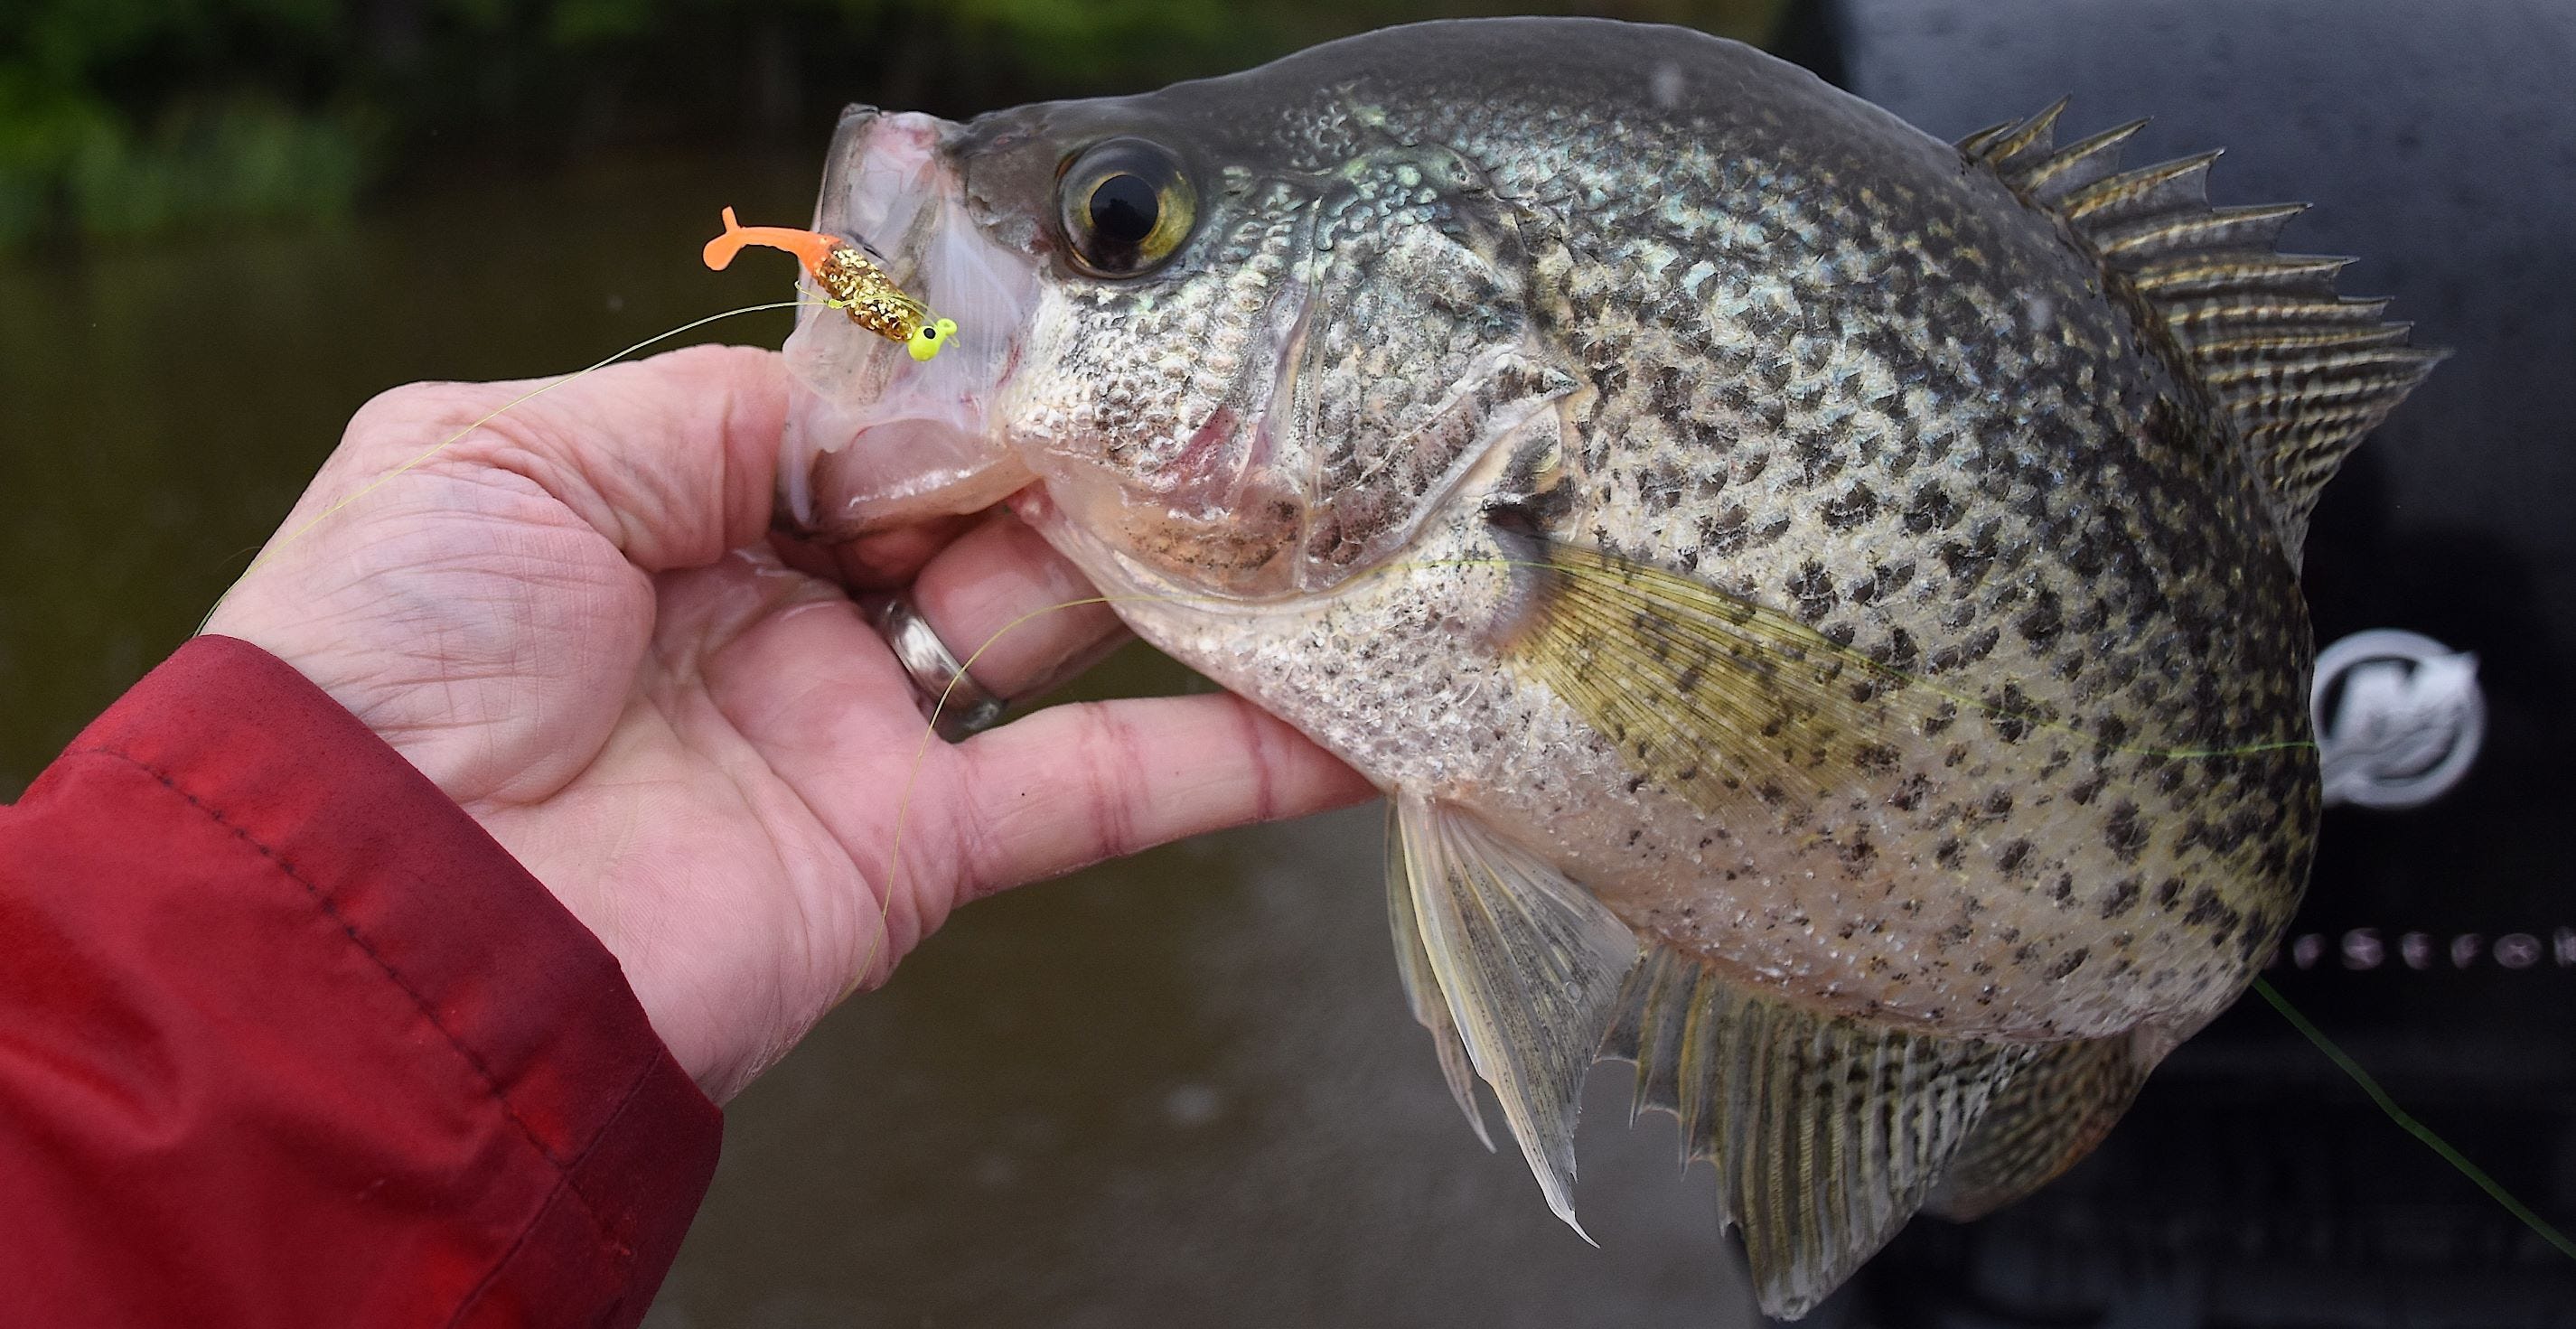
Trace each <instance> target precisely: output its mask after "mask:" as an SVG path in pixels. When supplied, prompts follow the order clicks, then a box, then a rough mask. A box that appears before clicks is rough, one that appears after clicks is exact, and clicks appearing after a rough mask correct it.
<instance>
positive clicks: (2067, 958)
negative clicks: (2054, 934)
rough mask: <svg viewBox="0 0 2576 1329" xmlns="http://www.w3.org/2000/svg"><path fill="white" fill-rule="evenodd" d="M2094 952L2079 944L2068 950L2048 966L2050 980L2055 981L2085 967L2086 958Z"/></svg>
mask: <svg viewBox="0 0 2576 1329" xmlns="http://www.w3.org/2000/svg"><path fill="white" fill-rule="evenodd" d="M2092 953H2093V952H2092V951H2091V950H2089V949H2087V948H2085V947H2082V946H2078V947H2076V948H2075V949H2074V950H2071V951H2068V952H2067V953H2066V954H2065V955H2063V956H2061V957H2059V958H2058V961H2057V963H2055V964H2052V965H2050V966H2049V967H2048V978H2049V981H2050V982H2055V981H2057V980H2058V979H2061V978H2064V977H2066V976H2067V975H2068V974H2071V973H2074V972H2075V971H2076V970H2078V969H2081V968H2083V967H2084V961H2085V958H2086V957H2088V956H2090V955H2091V954H2092Z"/></svg>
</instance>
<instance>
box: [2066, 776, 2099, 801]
mask: <svg viewBox="0 0 2576 1329" xmlns="http://www.w3.org/2000/svg"><path fill="white" fill-rule="evenodd" d="M2108 783H2109V781H2108V780H2106V779H2105V778H2104V777H2103V775H2102V773H2101V772H2100V771H2095V772H2094V773H2093V774H2091V775H2088V776H2086V777H2084V778H2083V779H2082V780H2080V781H2078V782H2077V783H2076V785H2075V787H2074V788H2072V789H2069V790H2067V791H2066V796H2067V797H2068V798H2071V799H2074V800H2075V803H2076V806H2078V807H2083V806H2086V805H2088V804H2090V803H2092V801H2093V800H2094V799H2097V798H2100V797H2101V796H2102V787H2103V786H2104V785H2105V784H2108Z"/></svg>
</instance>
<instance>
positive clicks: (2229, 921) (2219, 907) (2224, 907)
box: [2182, 886, 2245, 936]
mask: <svg viewBox="0 0 2576 1329" xmlns="http://www.w3.org/2000/svg"><path fill="white" fill-rule="evenodd" d="M2244 917H2245V916H2244V915H2243V914H2241V913H2239V912H2237V911H2236V910H2234V909H2232V908H2229V907H2228V904H2227V902H2226V901H2225V900H2222V899H2219V898H2218V892H2216V891H2214V890H2211V889H2210V888H2209V887H2206V886H2203V887H2201V888H2200V889H2199V890H2196V891H2193V892H2192V893H2191V909H2190V910H2189V911H2188V912H2186V913H2184V914H2183V916H2182V921H2183V923H2184V924H2185V925H2187V926H2190V927H2207V928H2214V929H2215V930H2216V931H2217V932H2218V933H2219V935H2221V936H2224V935H2226V934H2228V933H2230V932H2234V931H2235V930H2236V925H2237V924H2238V923H2240V922H2242V921H2243V920H2244Z"/></svg>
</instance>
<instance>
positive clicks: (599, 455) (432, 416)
mask: <svg viewBox="0 0 2576 1329" xmlns="http://www.w3.org/2000/svg"><path fill="white" fill-rule="evenodd" d="M788 399H789V379H788V375H787V370H786V364H785V361H784V360H783V359H782V358H781V357H780V356H779V355H778V354H777V353H776V352H774V351H765V350H759V349H755V348H752V347H744V346H696V347H690V348H688V349H685V350H678V351H671V352H668V353H666V354H663V355H657V356H654V357H652V358H650V359H646V360H639V361H635V362H633V363H630V364H622V365H611V366H609V367H607V368H605V369H600V370H596V371H593V372H591V373H588V374H584V375H581V376H579V377H577V378H572V379H566V380H559V381H555V382H553V383H551V384H550V383H549V382H548V381H547V380H541V379H540V380H528V381H523V382H515V383H418V384H413V385H410V386H408V387H401V388H396V389H394V390H392V391H390V392H387V393H384V394H382V395H380V396H378V397H376V398H375V399H374V400H373V401H370V402H368V403H367V404H366V406H364V407H363V408H361V409H360V410H359V412H358V414H357V416H356V417H355V418H354V419H352V420H351V421H350V423H349V432H348V435H347V447H346V448H345V449H344V458H335V459H334V460H335V461H339V460H343V459H345V460H346V461H347V462H349V463H350V464H351V465H353V466H354V467H356V468H357V469H359V470H360V471H362V472H366V473H372V474H378V475H381V474H383V473H385V472H387V471H390V470H392V469H393V468H395V467H398V466H401V465H403V464H404V463H405V462H408V461H410V460H412V459H414V458H415V457H417V456H418V455H419V453H420V452H421V451H422V450H423V449H424V448H427V447H430V446H434V445H436V444H437V443H439V442H440V441H442V440H444V439H447V438H449V437H451V436H455V435H457V434H458V433H459V431H465V432H463V434H462V436H461V437H455V439H454V442H453V443H451V444H449V445H448V446H446V447H444V448H441V449H440V450H439V451H438V453H437V455H436V456H435V457H433V458H431V459H429V460H427V461H425V462H424V463H423V465H424V468H434V469H436V470H438V471H442V472H450V473H453V472H456V471H459V470H473V469H478V468H480V469H488V470H499V471H505V472H509V473H512V474H515V475H519V476H522V477H525V478H526V479H528V480H530V481H533V482H534V483H535V484H536V485H538V486H539V487H540V488H542V489H543V490H545V492H546V493H547V494H548V495H549V496H551V497H552V498H554V499H555V500H556V501H557V502H559V503H562V504H563V505H564V506H565V507H566V508H567V509H569V510H571V511H572V512H573V513H574V515H576V516H578V517H579V518H581V519H582V520H583V521H584V522H586V523H588V524H589V525H590V526H591V527H592V528H593V529H595V530H597V531H598V532H599V533H600V534H601V535H603V536H605V537H607V539H608V540H610V541H611V542H612V543H614V544H615V545H616V546H617V548H618V551H619V552H620V553H623V554H624V555H625V556H626V558H627V560H628V561H629V562H631V563H633V564H635V565H636V566H637V567H639V568H641V569H643V570H644V571H646V572H660V571H664V570H667V569H671V568H684V567H699V566H703V565H705V564H708V563H712V562H714V561H715V560H717V559H718V558H721V557H722V556H723V555H724V553H725V551H726V550H728V549H734V548H739V547H741V546H744V545H748V544H751V543H753V542H755V541H757V540H759V539H760V538H761V536H762V534H763V533H764V532H766V531H767V530H768V527H769V519H770V507H771V501H772V500H771V495H772V493H773V491H774V488H775V483H776V478H777V469H778V438H779V432H780V430H781V428H782V427H783V426H784V424H785V422H786V418H787V404H788ZM504 408H506V409H504ZM494 412H499V414H497V415H496V414H494ZM345 454H356V455H345Z"/></svg>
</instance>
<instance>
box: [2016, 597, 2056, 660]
mask: <svg viewBox="0 0 2576 1329" xmlns="http://www.w3.org/2000/svg"><path fill="white" fill-rule="evenodd" d="M2013 629H2014V630H2015V631H2017V632H2019V633H2021V636H2022V640H2024V641H2026V642H2029V643H2030V644H2031V645H2032V646H2033V647H2035V648H2037V649H2040V650H2043V651H2044V650H2047V649H2048V648H2049V647H2050V646H2051V645H2053V644H2054V643H2055V642H2056V641H2057V638H2058V634H2060V633H2062V632H2064V631H2065V630H2066V616H2065V613H2064V612H2063V611H2062V610H2061V609H2060V607H2059V604H2058V599H2057V592H2055V591H2051V590H2047V589H2042V590H2041V591H2040V593H2039V594H2038V596H2037V597H2035V598H2034V599H2033V601H2032V603H2031V606H2030V608H2029V609H2027V610H2025V611H2023V613H2022V616H2021V617H2020V618H2019V619H2018V620H2016V621H2015V622H2014V623H2013Z"/></svg>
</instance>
